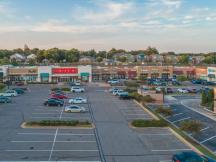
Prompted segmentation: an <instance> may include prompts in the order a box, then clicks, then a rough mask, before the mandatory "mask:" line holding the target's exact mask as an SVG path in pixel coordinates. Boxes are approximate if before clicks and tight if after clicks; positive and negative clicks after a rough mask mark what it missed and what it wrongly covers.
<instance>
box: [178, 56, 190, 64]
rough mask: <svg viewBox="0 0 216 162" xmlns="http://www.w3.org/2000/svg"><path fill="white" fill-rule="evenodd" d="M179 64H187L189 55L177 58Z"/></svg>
mask: <svg viewBox="0 0 216 162" xmlns="http://www.w3.org/2000/svg"><path fill="white" fill-rule="evenodd" d="M179 63H180V64H188V63H189V55H187V54H184V55H180V56H179Z"/></svg>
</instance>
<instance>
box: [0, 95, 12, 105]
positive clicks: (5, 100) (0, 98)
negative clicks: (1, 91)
mask: <svg viewBox="0 0 216 162" xmlns="http://www.w3.org/2000/svg"><path fill="white" fill-rule="evenodd" d="M0 103H11V98H9V97H5V96H0Z"/></svg>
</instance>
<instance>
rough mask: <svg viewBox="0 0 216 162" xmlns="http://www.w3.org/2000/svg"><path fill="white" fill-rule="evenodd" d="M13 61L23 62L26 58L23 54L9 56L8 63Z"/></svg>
mask: <svg viewBox="0 0 216 162" xmlns="http://www.w3.org/2000/svg"><path fill="white" fill-rule="evenodd" d="M12 60H15V61H17V62H24V61H25V60H26V57H25V56H24V55H23V54H19V53H15V54H13V55H11V56H10V61H12Z"/></svg>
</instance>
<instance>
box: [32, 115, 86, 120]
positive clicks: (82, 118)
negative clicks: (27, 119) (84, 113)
mask: <svg viewBox="0 0 216 162" xmlns="http://www.w3.org/2000/svg"><path fill="white" fill-rule="evenodd" d="M31 118H38V119H43V118H46V119H49V118H59V117H58V116H32V117H31ZM61 118H62V119H63V118H65V119H69V118H70V119H79V120H88V119H89V117H80V118H77V117H73V116H71V117H61Z"/></svg>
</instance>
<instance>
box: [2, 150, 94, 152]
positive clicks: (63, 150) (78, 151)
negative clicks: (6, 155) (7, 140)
mask: <svg viewBox="0 0 216 162" xmlns="http://www.w3.org/2000/svg"><path fill="white" fill-rule="evenodd" d="M5 151H9V152H50V151H51V150H5ZM67 151H68V152H98V150H53V152H67Z"/></svg>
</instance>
